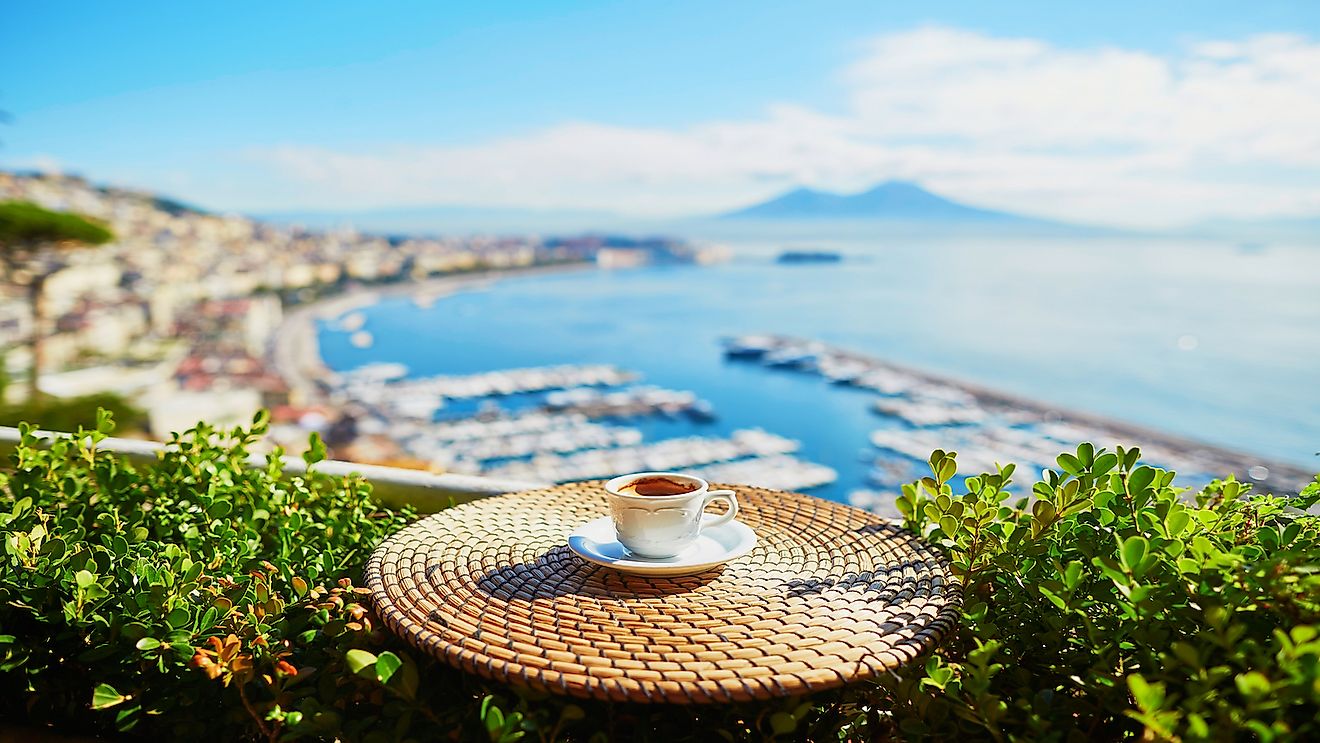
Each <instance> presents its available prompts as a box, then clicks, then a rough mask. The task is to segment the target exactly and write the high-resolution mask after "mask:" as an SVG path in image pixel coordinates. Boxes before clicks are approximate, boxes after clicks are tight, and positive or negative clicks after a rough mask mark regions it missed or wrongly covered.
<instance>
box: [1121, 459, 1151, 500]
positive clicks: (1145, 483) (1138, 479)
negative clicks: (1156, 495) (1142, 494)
mask: <svg viewBox="0 0 1320 743" xmlns="http://www.w3.org/2000/svg"><path fill="white" fill-rule="evenodd" d="M1154 481H1155V469H1154V468H1153V467H1147V466H1146V465H1144V464H1143V465H1142V466H1140V467H1138V468H1136V469H1135V470H1132V474H1130V475H1128V483H1127V485H1128V487H1127V490H1128V492H1129V493H1135V492H1137V491H1140V490H1145V489H1146V488H1148V487H1150V484H1151V483H1152V482H1154Z"/></svg>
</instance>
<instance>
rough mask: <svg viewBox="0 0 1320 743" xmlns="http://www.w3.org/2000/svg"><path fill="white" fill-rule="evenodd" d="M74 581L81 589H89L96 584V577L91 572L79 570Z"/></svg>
mask: <svg viewBox="0 0 1320 743" xmlns="http://www.w3.org/2000/svg"><path fill="white" fill-rule="evenodd" d="M73 580H74V581H75V582H76V583H77V584H78V587H79V588H87V587H88V586H90V585H92V584H93V583H95V582H96V576H95V575H92V573H91V572H90V571H87V570H79V571H78V572H77V573H75V574H74V576H73Z"/></svg>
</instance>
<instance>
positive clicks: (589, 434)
mask: <svg viewBox="0 0 1320 743" xmlns="http://www.w3.org/2000/svg"><path fill="white" fill-rule="evenodd" d="M350 325H351V326H354V327H356V326H357V323H355V322H354V323H350ZM344 332H350V329H349V328H345V329H344ZM408 371H409V370H408V369H407V368H406V367H404V366H403V365H401V364H390V363H373V364H367V365H364V366H362V367H359V368H357V369H354V370H352V371H348V372H342V373H337V374H332V375H328V376H327V378H326V380H325V388H326V390H327V394H328V395H329V397H330V399H332V400H333V401H334V402H335V403H336V404H337V405H339V406H342V407H343V408H344V409H347V410H352V411H354V417H355V426H356V429H357V431H358V432H360V433H371V434H375V435H378V436H384V437H386V438H387V439H389V440H390V441H392V442H393V444H394V445H395V446H397V447H398V448H399V450H400V452H401V454H402V455H405V456H406V457H408V458H410V459H413V460H417V461H421V462H425V463H427V464H428V465H429V466H430V467H431V468H432V469H436V470H442V471H446V472H456V473H463V474H473V475H486V476H490V477H498V478H520V479H526V480H530V481H542V482H568V481H573V480H584V479H591V478H604V477H612V476H614V475H618V474H624V473H627V472H638V471H645V470H679V471H686V472H691V473H693V474H698V475H700V476H703V477H708V478H709V479H712V480H714V481H728V482H736V483H745V484H751V485H761V486H764V487H775V488H785V489H790V490H804V489H809V488H814V487H819V486H821V485H826V484H829V483H831V482H834V480H835V479H836V478H837V477H838V473H837V472H835V470H833V469H832V468H830V467H826V466H823V465H820V464H816V463H813V462H809V461H806V460H804V459H801V458H798V457H796V456H793V454H794V452H796V451H797V450H798V448H799V444H798V442H796V441H793V440H791V439H787V438H784V437H782V436H778V435H775V434H772V433H768V432H766V431H762V430H759V429H741V430H735V431H733V432H732V433H731V434H730V435H728V436H727V437H721V436H685V437H679V438H670V439H665V440H662V441H654V442H647V441H645V437H644V435H643V433H642V431H641V430H639V429H637V428H635V427H633V426H630V425H628V422H629V421H632V420H636V419H642V418H655V417H659V418H668V419H683V420H687V421H689V422H691V423H696V424H701V423H705V422H709V421H711V420H713V419H714V418H715V411H714V409H713V408H712V406H711V405H710V403H708V402H706V401H705V400H702V399H701V398H699V397H698V396H697V395H696V394H695V393H693V392H691V391H686V390H669V389H664V388H661V387H655V386H650V385H635V384H634V383H635V382H636V381H637V380H638V379H640V375H639V374H637V373H635V372H632V371H628V370H624V369H620V368H617V367H614V366H609V365H564V366H552V367H531V368H521V369H502V370H496V371H489V372H482V373H478V374H468V375H445V376H435V377H421V378H409V377H408ZM511 396H516V398H517V399H516V400H515V401H514V402H515V405H514V406H513V407H509V408H506V407H503V406H502V405H503V404H504V403H502V402H501V400H503V399H504V398H509V397H511ZM457 401H476V402H478V403H479V409H478V410H477V411H475V412H468V413H459V414H456V415H454V416H453V417H446V416H448V415H449V410H448V409H449V407H450V406H451V404H452V403H455V402H457ZM470 406H471V403H470V402H469V403H468V407H470Z"/></svg>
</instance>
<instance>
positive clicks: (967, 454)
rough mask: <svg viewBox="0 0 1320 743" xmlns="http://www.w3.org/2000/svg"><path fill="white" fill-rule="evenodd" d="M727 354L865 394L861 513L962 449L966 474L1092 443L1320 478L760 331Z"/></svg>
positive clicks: (1199, 465) (1269, 481) (1162, 461)
mask: <svg viewBox="0 0 1320 743" xmlns="http://www.w3.org/2000/svg"><path fill="white" fill-rule="evenodd" d="M724 353H725V356H726V358H728V359H729V360H731V361H733V362H737V363H747V364H759V365H761V366H763V367H765V368H766V369H767V370H775V371H784V370H788V371H791V372H794V373H799V374H804V375H811V376H815V377H819V378H820V379H821V381H822V382H824V383H829V384H836V385H843V386H848V387H853V388H857V389H860V390H864V391H866V392H868V393H872V394H873V395H874V398H873V399H872V400H871V402H870V408H871V410H872V412H873V413H874V414H875V418H876V424H877V425H876V428H875V430H873V431H872V432H871V434H870V437H869V442H868V443H869V444H870V445H871V450H872V451H871V454H870V456H869V463H870V469H869V472H868V474H867V476H866V482H865V483H862V484H859V485H858V487H857V488H855V489H854V490H852V491H850V493H849V500H850V502H852V503H853V504H854V505H857V506H859V507H865V508H871V509H880V510H886V509H889V508H892V500H893V495H894V494H895V493H896V492H897V490H898V488H899V486H900V485H901V484H902V483H904V482H910V481H912V480H913V479H915V478H916V477H919V476H921V475H923V474H925V464H924V463H925V461H926V458H927V457H928V456H929V455H930V452H931V451H933V450H934V449H943V450H945V451H957V452H958V462H959V469H960V471H961V473H962V474H963V475H967V474H975V473H980V472H992V471H994V469H995V466H996V464H997V463H1002V464H1006V463H1009V462H1013V463H1015V464H1016V465H1017V466H1018V469H1019V472H1023V471H1025V472H1027V473H1033V474H1032V475H1028V476H1030V477H1034V476H1035V474H1034V473H1039V472H1040V471H1041V470H1043V469H1051V468H1057V465H1056V463H1055V457H1056V456H1057V455H1058V453H1059V452H1061V451H1066V450H1068V449H1071V448H1073V447H1075V446H1076V445H1077V444H1078V443H1080V442H1083V441H1089V442H1092V443H1094V444H1095V445H1096V446H1098V447H1101V446H1103V447H1108V448H1110V449H1111V450H1112V449H1113V448H1114V447H1116V446H1119V445H1122V446H1125V447H1131V446H1139V447H1140V448H1141V451H1142V461H1144V462H1146V463H1148V464H1151V465H1154V466H1158V467H1161V468H1165V469H1171V470H1175V471H1177V472H1178V473H1179V474H1180V477H1182V478H1184V481H1186V482H1190V483H1205V482H1208V481H1209V480H1211V479H1214V478H1216V477H1222V476H1226V475H1228V474H1234V475H1235V476H1236V477H1237V478H1238V479H1240V480H1243V481H1246V482H1252V483H1255V484H1257V486H1258V487H1260V488H1261V489H1265V490H1270V491H1273V492H1276V493H1296V492H1298V491H1299V490H1300V489H1301V488H1302V487H1304V486H1305V484H1306V483H1308V482H1310V481H1311V479H1312V477H1311V474H1310V473H1309V472H1307V471H1306V470H1304V469H1303V468H1301V467H1297V466H1295V465H1291V464H1289V463H1284V462H1278V461H1274V460H1267V459H1264V458H1261V457H1257V456H1254V455H1251V454H1247V453H1243V452H1238V451H1233V450H1230V449H1227V448H1224V447H1218V446H1214V445H1211V444H1206V443H1204V442H1199V441H1195V440H1192V439H1188V438H1185V437H1180V436H1174V435H1171V434H1168V433H1164V432H1159V431H1154V430H1151V429H1148V428H1143V427H1139V426H1134V425H1131V424H1128V423H1124V422H1120V421H1114V420H1109V419H1106V418H1103V417H1100V416H1095V415H1090V414H1086V413H1081V412H1076V411H1068V410H1062V409H1060V408H1058V407H1056V406H1052V405H1048V404H1045V403H1042V402H1040V401H1037V400H1030V399H1026V398H1022V397H1019V396H1015V395H1010V394H1007V393H1004V392H1001V391H998V390H992V389H988V388H985V387H981V386H978V385H974V384H970V383H967V382H963V381H959V380H954V379H950V378H947V377H943V376H940V375H936V374H931V373H929V372H924V371H920V370H917V369H912V368H908V367H905V366H901V365H897V364H893V363H890V362H887V361H884V360H881V359H879V358H876V357H875V356H872V355H868V354H864V353H859V352H856V351H852V350H849V349H845V348H840V347H837V346H832V345H829V344H826V343H822V342H820V341H816V340H812V339H804V338H796V337H792V336H784V335H772V334H757V335H745V336H737V337H732V338H726V339H725V341H724Z"/></svg>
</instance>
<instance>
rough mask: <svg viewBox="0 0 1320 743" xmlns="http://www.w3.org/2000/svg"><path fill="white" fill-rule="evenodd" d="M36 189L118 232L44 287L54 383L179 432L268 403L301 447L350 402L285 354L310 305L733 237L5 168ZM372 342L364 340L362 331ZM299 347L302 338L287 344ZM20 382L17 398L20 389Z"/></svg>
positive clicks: (32, 197) (658, 252)
mask: <svg viewBox="0 0 1320 743" xmlns="http://www.w3.org/2000/svg"><path fill="white" fill-rule="evenodd" d="M9 200H14V201H28V202H32V203H35V204H38V205H40V206H43V207H45V208H48V209H52V210H55V211H62V212H74V213H78V214H83V215H86V216H88V217H91V218H94V219H97V220H100V221H102V222H104V223H105V224H107V225H108V226H109V227H110V228H111V230H112V231H113V233H114V235H115V239H114V241H113V242H111V243H110V244H108V245H105V246H101V247H98V248H95V249H88V250H74V251H69V252H68V254H67V257H66V258H65V263H66V265H64V267H62V268H61V269H60V270H58V271H56V272H55V273H54V274H52V275H51V276H50V277H49V279H47V280H46V282H45V286H44V296H43V300H44V305H45V316H46V320H47V323H46V326H45V327H42V328H38V329H36V330H37V331H38V332H40V333H41V334H42V335H43V337H44V341H43V359H42V362H43V368H42V377H41V387H42V390H43V391H44V392H46V393H48V394H50V395H53V396H56V397H67V396H74V395H83V394H91V393H97V392H113V393H117V394H120V395H123V396H125V397H127V398H129V399H131V400H133V401H134V402H135V403H137V404H138V405H140V406H141V407H142V408H143V409H144V410H145V412H146V414H147V420H148V425H149V432H150V434H151V435H152V436H155V437H157V438H166V437H168V436H169V435H170V433H171V432H174V431H181V430H185V429H187V428H189V427H191V426H192V425H194V424H195V423H196V422H197V421H199V420H207V421H211V422H213V423H216V424H217V425H231V424H236V423H241V422H244V421H249V420H251V416H252V414H253V413H255V412H256V410H258V409H260V408H263V407H264V408H268V409H270V410H271V411H272V413H273V414H274V420H275V422H276V423H277V424H288V425H283V426H281V425H277V428H276V433H275V434H274V435H273V438H272V440H273V441H274V442H275V443H278V444H280V445H282V446H284V447H286V449H290V450H293V451H297V450H298V449H299V448H301V447H303V446H305V445H306V434H307V432H308V430H317V429H319V428H321V427H323V426H329V425H330V424H332V423H333V421H334V419H335V418H336V417H337V414H336V411H335V410H333V409H329V408H327V407H326V405H325V400H324V399H322V398H321V397H320V396H318V395H317V394H316V390H314V389H308V388H300V387H298V386H296V384H295V385H291V384H290V380H288V379H286V378H285V377H284V376H282V375H281V374H280V372H279V369H278V368H277V365H276V363H275V362H274V360H273V356H272V350H273V347H274V345H275V339H276V336H277V335H278V334H279V333H280V330H281V327H282V326H284V324H285V323H286V319H287V318H286V316H287V315H288V314H290V312H291V311H292V310H294V309H295V308H297V307H299V306H303V305H308V304H311V303H313V302H314V301H315V300H318V299H321V298H323V297H328V296H342V295H347V294H352V293H354V292H359V294H358V296H362V295H361V294H360V292H361V290H363V289H367V288H374V287H389V286H399V285H402V284H406V285H408V287H409V291H418V292H423V293H424V292H425V291H426V288H425V286H422V285H420V284H419V283H418V282H424V281H425V280H427V279H429V278H431V277H436V276H455V275H477V274H486V275H489V274H493V273H498V272H504V273H508V272H511V271H519V270H528V269H533V268H546V267H555V266H591V265H599V266H602V267H608V268H622V267H629V266H637V265H643V264H647V263H654V262H687V263H701V262H710V261H717V260H722V259H723V257H724V253H723V252H722V250H721V249H720V248H718V247H700V248H698V247H695V246H692V245H689V244H687V243H685V242H683V241H679V240H672V239H668V238H645V239H629V238H623V237H615V236H602V235H585V236H575V237H559V238H543V237H539V236H469V237H463V238H448V237H436V238H431V237H414V236H407V237H386V236H380V235H365V234H360V233H357V232H355V231H353V230H348V229H345V230H338V231H314V230H307V229H302V228H299V227H296V226H281V225H275V224H268V223H264V222H260V221H256V220H253V219H250V218H248V217H245V216H240V215H232V214H226V215H221V214H209V213H205V212H202V211H200V210H197V209H193V208H191V207H188V206H185V205H182V204H179V203H176V202H173V201H170V200H167V199H162V198H159V197H157V196H154V195H152V194H146V193H141V192H136V191H132V190H127V189H122V188H115V187H103V186H98V185H94V184H93V183H91V182H89V181H88V180H86V179H84V178H81V177H78V176H71V175H61V174H45V173H14V172H0V201H9ZM13 283H14V282H12V281H10V282H7V284H6V287H5V290H6V292H7V293H6V294H5V296H4V301H2V302H0V345H3V347H4V348H6V354H5V371H6V373H7V378H8V379H11V380H14V379H22V378H23V377H25V376H26V375H27V374H28V369H29V368H30V366H31V363H32V361H31V359H30V358H29V356H28V353H27V347H26V345H25V342H26V340H27V338H28V337H29V336H30V335H31V333H32V332H33V330H34V329H33V328H32V317H31V313H30V308H29V305H28V303H27V302H26V301H25V291H26V290H25V289H24V288H23V287H18V286H14V285H13ZM360 339H361V338H360ZM285 350H286V351H287V349H285ZM21 394H22V390H21V389H19V387H18V385H9V387H8V388H7V390H6V397H7V399H8V400H9V401H13V400H15V399H16V398H18V397H20V396H21Z"/></svg>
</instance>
